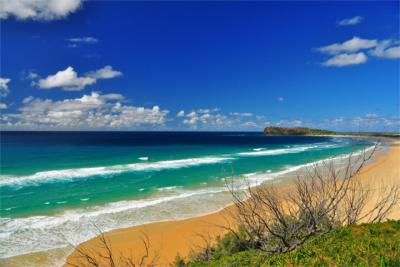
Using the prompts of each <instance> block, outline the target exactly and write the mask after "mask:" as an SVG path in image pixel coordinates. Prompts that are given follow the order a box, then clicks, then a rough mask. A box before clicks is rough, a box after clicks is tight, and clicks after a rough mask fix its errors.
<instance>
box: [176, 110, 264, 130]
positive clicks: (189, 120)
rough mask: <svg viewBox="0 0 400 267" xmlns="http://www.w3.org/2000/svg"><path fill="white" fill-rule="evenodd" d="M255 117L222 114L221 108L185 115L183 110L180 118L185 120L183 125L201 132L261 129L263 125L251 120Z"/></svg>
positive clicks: (231, 113)
mask: <svg viewBox="0 0 400 267" xmlns="http://www.w3.org/2000/svg"><path fill="white" fill-rule="evenodd" d="M252 116H253V114H252V113H249V112H230V113H228V115H224V114H221V113H220V109H219V108H213V109H198V110H193V111H191V112H190V113H188V114H185V113H184V111H183V110H182V111H181V112H179V113H178V117H181V118H183V120H182V123H183V124H184V125H188V126H190V128H192V129H199V130H221V129H223V130H227V129H231V130H232V129H236V130H237V129H254V127H259V128H260V129H261V127H262V126H260V125H262V123H261V122H260V123H255V122H253V121H250V120H249V119H250V118H251V117H252Z"/></svg>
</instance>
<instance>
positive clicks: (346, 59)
mask: <svg viewBox="0 0 400 267" xmlns="http://www.w3.org/2000/svg"><path fill="white" fill-rule="evenodd" d="M365 62H367V56H366V55H365V54H364V53H363V52H360V53H354V54H346V53H345V54H339V55H336V56H334V57H332V58H330V59H328V60H327V61H325V62H324V63H322V65H323V66H326V67H332V66H334V67H343V66H348V65H359V64H363V63H365Z"/></svg>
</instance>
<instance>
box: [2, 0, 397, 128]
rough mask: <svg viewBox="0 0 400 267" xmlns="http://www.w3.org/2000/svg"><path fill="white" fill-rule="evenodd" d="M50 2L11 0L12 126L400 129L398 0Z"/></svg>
mask: <svg viewBox="0 0 400 267" xmlns="http://www.w3.org/2000/svg"><path fill="white" fill-rule="evenodd" d="M64 1H65V3H64ZM40 2H43V3H44V4H41V5H37V6H35V5H34V4H31V5H26V4H24V1H21V0H15V1H10V2H8V1H0V7H1V9H0V18H1V19H2V20H1V72H0V73H1V75H0V77H1V80H0V89H1V91H0V92H1V96H2V97H1V99H0V102H1V104H0V108H1V125H2V129H46V130H90V129H101V130H260V129H262V128H263V127H265V126H267V125H281V126H309V127H321V128H327V129H335V130H353V131H354V130H359V129H360V130H367V131H372V130H385V131H387V130H398V129H399V125H400V124H399V70H400V67H399V58H400V41H399V2H348V3H346V2H328V3H323V2H225V1H223V2H135V1H131V2H128V1H126V2H124V1H119V2H111V1H95V2H81V1H80V0H70V1H67V0H49V1H45V0H40V1H38V3H40Z"/></svg>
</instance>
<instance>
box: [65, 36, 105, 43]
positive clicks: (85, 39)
mask: <svg viewBox="0 0 400 267" xmlns="http://www.w3.org/2000/svg"><path fill="white" fill-rule="evenodd" d="M67 40H68V41H69V42H71V43H83V44H96V43H98V42H99V40H98V39H97V38H94V37H90V36H86V37H75V38H69V39H67Z"/></svg>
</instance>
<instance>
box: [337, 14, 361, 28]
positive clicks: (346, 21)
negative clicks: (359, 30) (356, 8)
mask: <svg viewBox="0 0 400 267" xmlns="http://www.w3.org/2000/svg"><path fill="white" fill-rule="evenodd" d="M362 20H363V17H361V16H355V17H352V18H347V19H342V20H340V21H338V22H337V24H338V25H339V26H349V25H356V24H359V23H361V21H362Z"/></svg>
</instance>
